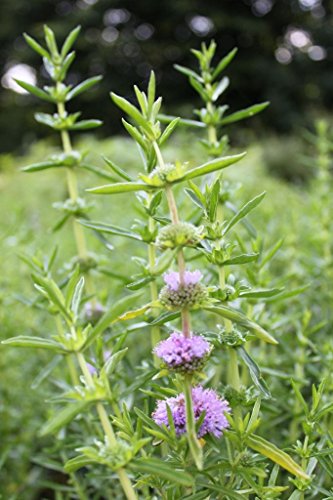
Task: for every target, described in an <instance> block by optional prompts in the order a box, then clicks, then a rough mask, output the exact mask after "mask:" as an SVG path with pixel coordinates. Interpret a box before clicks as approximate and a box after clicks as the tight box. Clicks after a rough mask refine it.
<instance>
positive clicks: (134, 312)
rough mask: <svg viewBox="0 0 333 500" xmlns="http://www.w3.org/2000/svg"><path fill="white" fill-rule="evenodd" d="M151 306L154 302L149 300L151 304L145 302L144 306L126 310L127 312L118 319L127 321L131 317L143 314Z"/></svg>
mask: <svg viewBox="0 0 333 500" xmlns="http://www.w3.org/2000/svg"><path fill="white" fill-rule="evenodd" d="M151 307H152V304H151V303H150V302H149V304H145V305H144V306H141V307H138V308H137V309H133V310H131V311H126V312H125V313H123V314H121V315H120V316H118V318H117V320H120V321H127V320H129V319H134V318H137V317H138V316H141V314H144V313H145V312H146V311H147V310H148V309H150V308H151Z"/></svg>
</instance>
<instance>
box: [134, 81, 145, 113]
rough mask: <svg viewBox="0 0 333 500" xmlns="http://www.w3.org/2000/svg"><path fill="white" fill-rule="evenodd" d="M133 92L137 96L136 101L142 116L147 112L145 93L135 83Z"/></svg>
mask: <svg viewBox="0 0 333 500" xmlns="http://www.w3.org/2000/svg"><path fill="white" fill-rule="evenodd" d="M134 92H135V95H136V98H137V101H138V103H139V106H140V108H141V111H142V114H143V116H146V115H147V113H148V101H147V97H146V94H145V93H144V92H141V90H140V89H139V88H138V87H137V85H134Z"/></svg>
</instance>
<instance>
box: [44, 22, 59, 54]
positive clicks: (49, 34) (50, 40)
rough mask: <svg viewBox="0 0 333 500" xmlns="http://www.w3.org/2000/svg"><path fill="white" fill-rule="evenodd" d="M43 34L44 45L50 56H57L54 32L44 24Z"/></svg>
mask: <svg viewBox="0 0 333 500" xmlns="http://www.w3.org/2000/svg"><path fill="white" fill-rule="evenodd" d="M44 34H45V41H46V45H47V46H48V48H49V51H50V52H51V54H52V56H58V55H59V51H58V47H57V42H56V39H55V36H54V32H53V31H52V30H51V28H50V27H49V26H47V25H46V24H45V25H44Z"/></svg>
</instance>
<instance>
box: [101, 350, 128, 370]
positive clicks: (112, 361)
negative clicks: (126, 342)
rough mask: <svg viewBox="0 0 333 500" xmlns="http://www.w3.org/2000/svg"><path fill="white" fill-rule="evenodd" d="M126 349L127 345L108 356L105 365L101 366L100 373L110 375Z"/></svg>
mask: <svg viewBox="0 0 333 500" xmlns="http://www.w3.org/2000/svg"><path fill="white" fill-rule="evenodd" d="M127 351H128V347H125V349H122V350H121V351H118V352H115V353H114V354H112V356H110V358H109V359H108V360H107V361H106V363H105V365H104V366H103V368H102V373H105V375H106V376H109V375H111V373H113V372H114V371H115V369H116V368H117V365H118V363H120V361H121V360H122V359H123V357H124V356H125V354H126V353H127Z"/></svg>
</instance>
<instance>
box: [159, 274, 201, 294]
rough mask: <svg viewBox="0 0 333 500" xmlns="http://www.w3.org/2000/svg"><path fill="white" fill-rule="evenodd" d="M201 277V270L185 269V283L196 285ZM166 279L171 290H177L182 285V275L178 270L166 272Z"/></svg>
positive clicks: (186, 284)
mask: <svg viewBox="0 0 333 500" xmlns="http://www.w3.org/2000/svg"><path fill="white" fill-rule="evenodd" d="M201 278H202V274H201V272H200V271H199V270H196V271H185V274H184V284H185V286H190V285H196V284H197V283H198V282H199V281H200V280H201ZM164 281H165V283H166V285H167V286H168V287H169V288H170V289H171V290H174V291H177V290H178V288H179V287H180V276H179V273H177V272H176V271H171V272H170V273H167V274H165V275H164Z"/></svg>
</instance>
